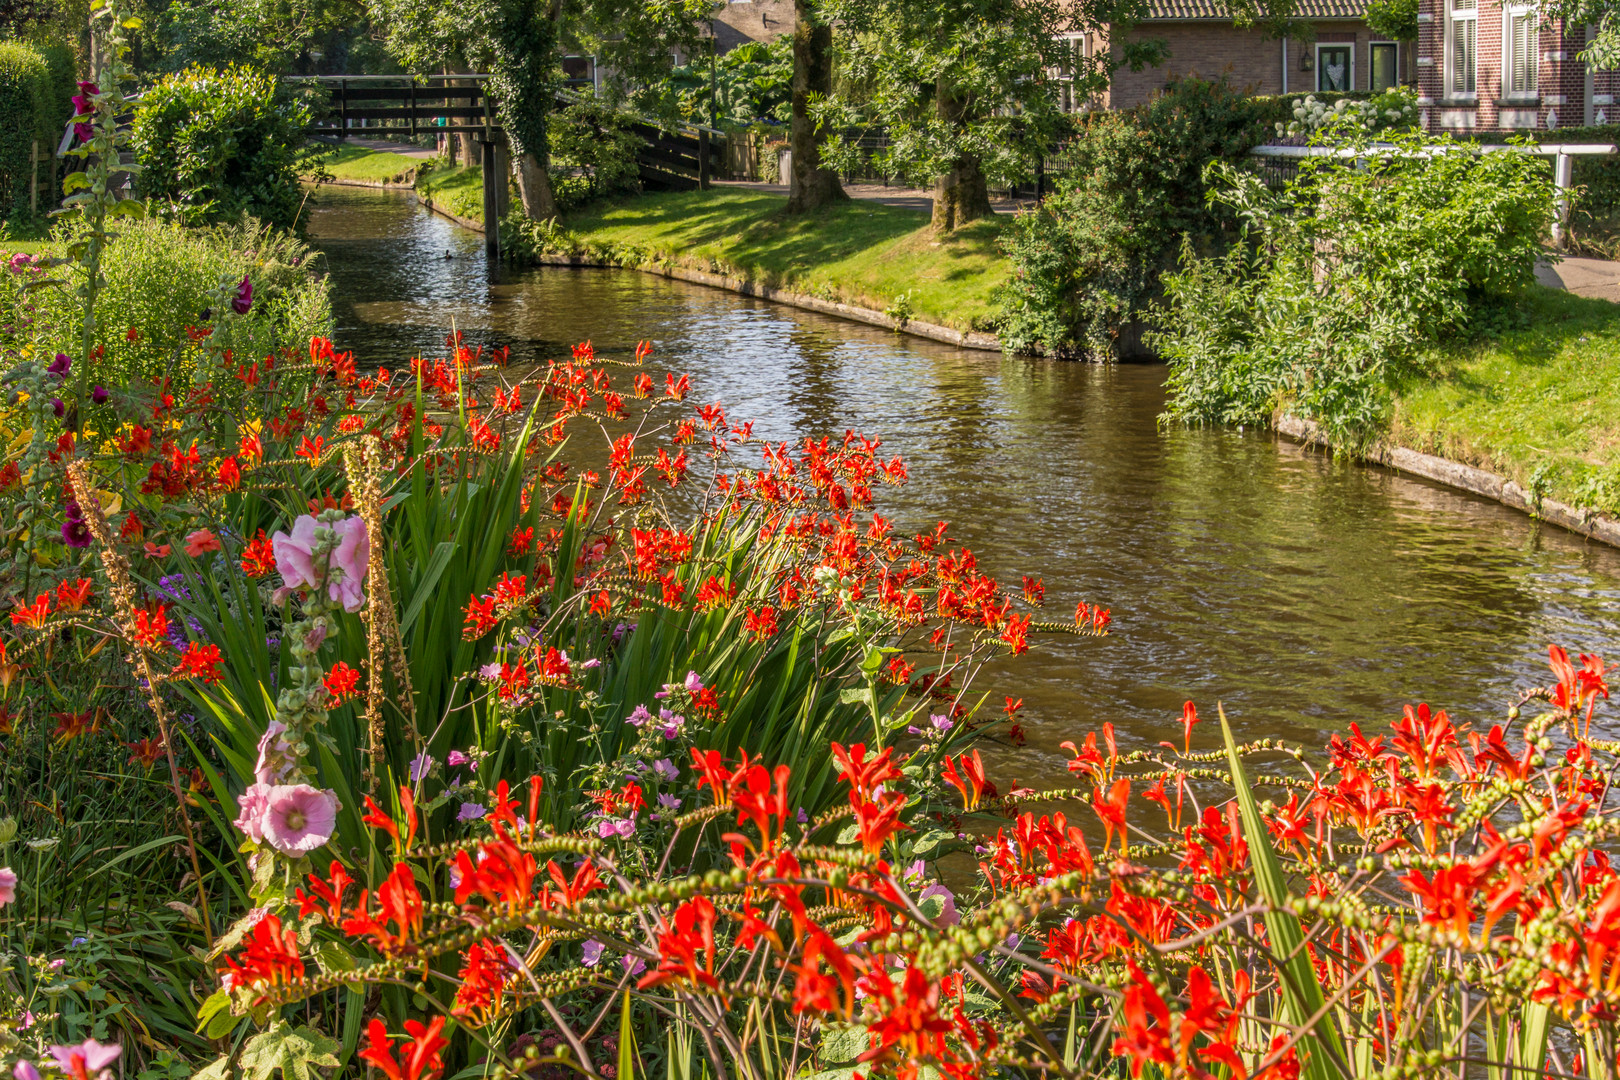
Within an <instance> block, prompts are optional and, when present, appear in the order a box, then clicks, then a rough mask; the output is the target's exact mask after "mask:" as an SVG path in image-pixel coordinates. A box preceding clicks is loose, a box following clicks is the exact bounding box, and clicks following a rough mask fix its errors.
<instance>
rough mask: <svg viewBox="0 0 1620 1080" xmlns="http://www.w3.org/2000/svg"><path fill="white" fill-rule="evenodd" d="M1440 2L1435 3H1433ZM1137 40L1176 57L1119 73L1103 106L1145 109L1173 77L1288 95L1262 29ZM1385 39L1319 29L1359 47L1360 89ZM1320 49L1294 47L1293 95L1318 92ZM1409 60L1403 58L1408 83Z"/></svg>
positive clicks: (1352, 25) (1149, 26)
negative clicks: (1375, 48) (1159, 44)
mask: <svg viewBox="0 0 1620 1080" xmlns="http://www.w3.org/2000/svg"><path fill="white" fill-rule="evenodd" d="M1429 2H1434V0H1429ZM1130 37H1131V39H1133V40H1143V39H1153V38H1157V39H1159V40H1161V41H1163V42H1164V43H1165V44H1166V46H1167V47H1168V48H1169V51H1170V57H1169V59H1167V60H1166V61H1165V62H1164V64H1163V65H1162V66H1160V67H1156V68H1144V69H1142V70H1141V71H1131V70H1130V69H1129V68H1123V67H1122V68H1120V69H1119V70H1118V71H1116V72H1115V73H1114V82H1113V86H1112V87H1110V89H1109V91H1108V93H1107V94H1105V95H1104V99H1103V104H1104V105H1106V106H1110V107H1113V108H1117V109H1128V108H1130V107H1131V106H1133V105H1140V104H1141V103H1142V102H1144V101H1146V100H1147V99H1148V98H1149V97H1151V96H1152V95H1153V93H1154V92H1155V91H1158V90H1162V89H1163V88H1164V85H1165V83H1167V82H1169V81H1170V80H1171V79H1173V78H1179V77H1182V76H1187V75H1197V76H1199V77H1201V78H1205V79H1213V78H1217V77H1219V76H1221V75H1225V76H1226V77H1227V78H1228V80H1230V81H1231V83H1232V84H1233V85H1234V86H1238V87H1243V88H1245V89H1247V90H1248V91H1249V92H1250V93H1253V94H1280V93H1282V92H1283V90H1284V77H1283V43H1282V42H1280V41H1278V40H1276V39H1274V38H1268V37H1266V35H1265V34H1263V33H1261V32H1260V31H1258V30H1239V29H1236V28H1235V27H1233V26H1232V24H1231V23H1230V22H1226V21H1216V20H1210V21H1200V22H1170V21H1168V20H1165V21H1160V20H1155V21H1153V22H1148V23H1143V24H1141V25H1139V26H1137V27H1136V28H1135V29H1134V30H1132V31H1131V34H1130ZM1376 40H1382V39H1381V38H1378V37H1377V35H1375V34H1373V33H1372V31H1370V30H1368V29H1367V26H1366V24H1365V23H1361V22H1350V21H1334V22H1319V23H1317V24H1316V43H1315V44H1323V45H1326V44H1350V45H1353V46H1354V56H1353V62H1354V65H1355V89H1357V90H1366V89H1367V88H1369V87H1370V86H1371V85H1372V50H1371V49H1370V48H1368V46H1369V45H1370V44H1371V43H1372V42H1373V41H1376ZM1112 51H1113V54H1114V55H1115V56H1116V57H1118V56H1119V55H1120V54H1121V52H1122V50H1121V48H1120V44H1119V43H1118V42H1114V43H1112ZM1307 53H1308V54H1309V55H1310V57H1311V60H1312V66H1311V70H1309V71H1306V70H1303V69H1302V68H1301V65H1300V60H1301V56H1302V55H1304V54H1307ZM1315 55H1316V52H1315V45H1314V44H1311V43H1304V42H1298V41H1290V42H1288V72H1287V80H1286V81H1287V91H1288V93H1291V94H1300V93H1307V92H1309V91H1312V90H1315V89H1316V77H1317V72H1316V68H1315ZM1405 63H1406V58H1405V56H1404V55H1401V56H1400V57H1399V65H1400V67H1401V70H1400V71H1399V73H1398V77H1401V78H1404V77H1405V74H1406V73H1405V71H1404V65H1405Z"/></svg>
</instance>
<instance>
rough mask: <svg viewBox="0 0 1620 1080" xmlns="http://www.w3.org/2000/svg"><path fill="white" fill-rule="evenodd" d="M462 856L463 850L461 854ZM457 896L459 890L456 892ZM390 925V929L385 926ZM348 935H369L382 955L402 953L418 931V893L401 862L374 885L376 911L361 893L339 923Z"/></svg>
mask: <svg viewBox="0 0 1620 1080" xmlns="http://www.w3.org/2000/svg"><path fill="white" fill-rule="evenodd" d="M461 854H462V855H463V856H465V855H466V852H462V853H461ZM457 895H458V897H459V895H460V893H459V890H458V893H457ZM390 925H391V926H392V927H393V929H389V927H390ZM343 932H344V933H345V934H347V935H349V936H350V937H360V936H365V937H369V938H370V939H371V941H372V944H374V945H375V946H376V947H377V950H378V951H379V952H381V953H382V954H383V955H384V956H392V955H395V954H398V953H400V952H403V951H404V950H405V948H406V947H407V946H408V945H409V944H410V943H411V942H412V941H413V940H415V939H416V938H418V937H420V936H421V933H422V894H421V892H420V891H418V889H417V887H416V878H415V876H414V875H412V873H411V868H410V867H409V866H408V865H406V864H405V863H395V864H394V869H393V872H392V873H390V874H389V875H388V877H387V878H385V879H384V880H383V883H382V884H381V885H380V886H378V888H377V911H376V914H375V915H373V914H372V911H371V905H370V903H369V902H368V900H367V896H366V893H365V892H363V891H362V892H361V893H360V899H359V901H358V902H357V903H356V905H355V913H354V915H352V916H351V917H350V918H348V919H346V920H345V921H344V923H343Z"/></svg>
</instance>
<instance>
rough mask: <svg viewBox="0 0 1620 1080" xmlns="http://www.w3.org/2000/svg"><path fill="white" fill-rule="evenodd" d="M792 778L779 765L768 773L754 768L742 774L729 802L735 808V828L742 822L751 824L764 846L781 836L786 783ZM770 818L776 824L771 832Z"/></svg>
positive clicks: (786, 816) (784, 768)
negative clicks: (762, 840)
mask: <svg viewBox="0 0 1620 1080" xmlns="http://www.w3.org/2000/svg"><path fill="white" fill-rule="evenodd" d="M792 775H793V770H792V769H790V768H788V766H786V765H778V766H777V767H776V768H775V769H774V770H772V771H769V772H767V771H766V769H765V766H763V765H754V766H752V767H750V768H749V770H748V771H747V772H746V773H745V774H743V776H742V782H741V783H739V784H737V785H736V787H735V788H734V789H733V791H732V801H733V802H734V803H735V804H736V806H737V824H738V825H741V824H742V823H743V821H744V820H745V819H746V820H748V821H752V822H753V823H754V827H755V828H757V829H758V830H759V835H760V836H761V837H763V838H764V840H765V843H766V845H767V846H768V845H770V844H771V843H772V842H773V841H774V840H775V839H776V837H778V836H780V835H781V833H782V829H783V828H784V827H785V826H786V825H787V819H788V781H789V780H790V779H791V778H792ZM773 780H774V781H775V786H774V789H773V787H772V781H773ZM773 818H774V819H775V820H776V825H775V828H774V829H773V828H772V827H771V819H773Z"/></svg>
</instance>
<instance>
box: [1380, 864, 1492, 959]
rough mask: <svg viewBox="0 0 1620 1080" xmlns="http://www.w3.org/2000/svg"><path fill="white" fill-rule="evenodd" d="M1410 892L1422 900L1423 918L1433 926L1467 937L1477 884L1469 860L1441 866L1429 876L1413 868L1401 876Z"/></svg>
mask: <svg viewBox="0 0 1620 1080" xmlns="http://www.w3.org/2000/svg"><path fill="white" fill-rule="evenodd" d="M1400 881H1401V884H1402V885H1405V886H1406V887H1407V888H1408V889H1410V890H1411V892H1412V895H1413V896H1415V897H1417V898H1418V899H1419V900H1421V901H1422V902H1423V921H1424V922H1425V923H1428V924H1430V925H1432V926H1441V927H1448V928H1450V929H1452V930H1454V931H1455V932H1456V933H1458V934H1460V935H1461V936H1462V937H1463V939H1464V940H1466V939H1467V938H1468V927H1469V925H1470V924H1471V923H1472V922H1473V921H1474V909H1473V901H1474V896H1475V892H1476V890H1477V887H1478V885H1479V872H1478V871H1477V870H1475V869H1474V867H1473V866H1471V865H1470V864H1468V863H1458V864H1457V865H1455V866H1445V867H1441V868H1439V869H1437V870H1435V872H1434V876H1433V878H1432V879H1431V878H1430V877H1429V876H1427V875H1426V874H1424V873H1423V871H1421V870H1413V871H1411V872H1410V873H1408V874H1405V875H1404V876H1402V877H1401V879H1400Z"/></svg>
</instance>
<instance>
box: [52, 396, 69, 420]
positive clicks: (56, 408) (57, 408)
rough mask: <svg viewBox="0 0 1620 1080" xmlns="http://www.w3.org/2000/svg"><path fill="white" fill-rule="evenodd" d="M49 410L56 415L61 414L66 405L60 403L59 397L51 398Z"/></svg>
mask: <svg viewBox="0 0 1620 1080" xmlns="http://www.w3.org/2000/svg"><path fill="white" fill-rule="evenodd" d="M51 412H52V413H54V414H55V415H57V416H61V415H62V414H63V413H65V412H67V406H66V405H64V404H62V399H61V398H59V397H53V398H51Z"/></svg>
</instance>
